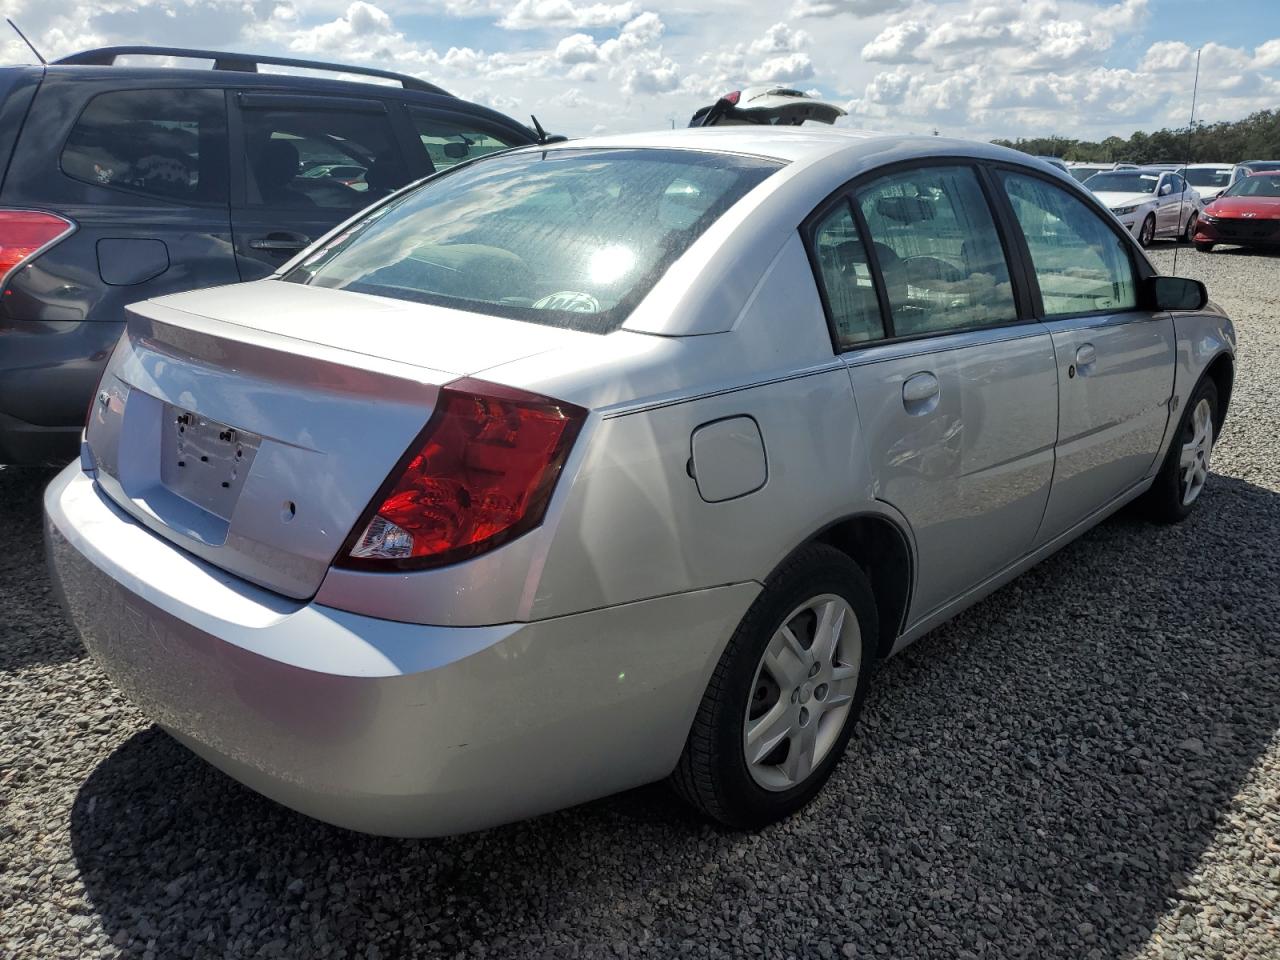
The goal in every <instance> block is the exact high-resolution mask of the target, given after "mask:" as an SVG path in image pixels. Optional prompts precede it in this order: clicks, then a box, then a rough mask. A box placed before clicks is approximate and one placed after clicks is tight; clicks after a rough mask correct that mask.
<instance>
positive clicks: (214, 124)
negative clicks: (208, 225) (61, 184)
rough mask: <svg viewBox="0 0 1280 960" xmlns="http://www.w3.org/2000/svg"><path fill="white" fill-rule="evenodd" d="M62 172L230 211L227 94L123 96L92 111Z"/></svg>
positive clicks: (74, 133) (96, 103) (75, 132)
mask: <svg viewBox="0 0 1280 960" xmlns="http://www.w3.org/2000/svg"><path fill="white" fill-rule="evenodd" d="M60 162H61V166H62V172H63V173H65V174H66V175H67V176H69V177H73V178H75V179H76V180H82V181H84V182H86V183H91V184H94V185H96V186H101V187H108V188H112V189H115V190H120V191H127V192H129V193H135V194H140V195H143V196H146V197H153V198H156V199H160V200H170V201H174V202H179V203H195V204H225V203H226V200H227V116H226V100H225V97H224V95H223V92H222V91H221V90H191V89H186V90H154V89H148V90H118V91H112V92H110V93H101V94H98V95H97V96H96V97H94V98H93V99H92V100H90V101H89V103H88V104H87V105H86V106H85V108H84V111H83V112H82V113H81V114H80V117H79V119H77V120H76V123H75V126H74V127H72V129H71V133H70V135H69V136H68V137H67V141H66V143H65V144H64V146H63V148H62V155H61V158H60Z"/></svg>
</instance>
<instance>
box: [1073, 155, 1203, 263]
mask: <svg viewBox="0 0 1280 960" xmlns="http://www.w3.org/2000/svg"><path fill="white" fill-rule="evenodd" d="M1084 185H1085V186H1086V187H1088V188H1089V189H1090V190H1092V191H1093V193H1094V196H1096V197H1097V198H1098V199H1099V200H1100V201H1102V202H1103V203H1104V204H1106V205H1107V207H1108V208H1110V210H1111V212H1112V213H1114V214H1115V215H1116V217H1117V218H1119V220H1120V222H1121V223H1122V224H1124V226H1125V227H1126V228H1127V229H1128V230H1129V232H1130V233H1132V234H1133V235H1134V236H1135V237H1137V238H1138V243H1140V244H1142V246H1144V247H1147V246H1150V245H1151V243H1152V242H1153V241H1155V240H1157V239H1166V240H1181V239H1185V240H1186V241H1187V242H1188V243H1190V242H1191V238H1192V237H1193V236H1195V232H1196V222H1197V221H1198V220H1199V217H1200V210H1201V209H1202V208H1203V207H1204V202H1203V201H1202V200H1201V199H1200V194H1198V193H1196V191H1195V190H1193V189H1192V188H1191V186H1190V185H1189V184H1188V183H1187V181H1186V180H1184V179H1183V178H1182V175H1181V174H1179V173H1176V172H1175V171H1173V170H1160V169H1157V168H1153V167H1139V168H1138V169H1136V170H1110V171H1107V172H1106V173H1096V174H1094V175H1093V176H1092V177H1090V178H1089V179H1088V180H1086V181H1085V183H1084Z"/></svg>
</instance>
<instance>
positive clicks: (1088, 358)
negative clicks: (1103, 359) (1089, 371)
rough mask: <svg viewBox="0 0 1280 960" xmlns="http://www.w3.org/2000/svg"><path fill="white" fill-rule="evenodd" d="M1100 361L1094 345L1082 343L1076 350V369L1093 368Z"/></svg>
mask: <svg viewBox="0 0 1280 960" xmlns="http://www.w3.org/2000/svg"><path fill="white" fill-rule="evenodd" d="M1097 359H1098V351H1097V350H1096V349H1095V348H1094V346H1093V344H1092V343H1082V344H1080V347H1079V348H1078V349H1077V350H1076V368H1077V369H1079V368H1080V367H1091V366H1093V364H1094V362H1095V361H1096V360H1097Z"/></svg>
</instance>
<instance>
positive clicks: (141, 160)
mask: <svg viewBox="0 0 1280 960" xmlns="http://www.w3.org/2000/svg"><path fill="white" fill-rule="evenodd" d="M134 54H146V55H158V56H169V57H178V58H184V59H192V60H204V61H212V66H213V69H207V68H206V69H187V68H183V69H174V68H169V67H137V66H124V65H117V63H116V61H117V59H118V58H119V57H121V56H125V55H134ZM263 64H269V65H276V66H288V67H304V68H310V69H313V70H319V71H338V72H341V73H343V74H349V75H361V76H369V77H379V78H382V79H384V80H391V81H395V82H396V83H398V84H399V85H398V86H390V85H387V84H377V83H363V82H353V81H351V80H345V79H339V78H336V77H335V78H333V79H329V78H320V77H312V76H292V75H283V74H264V73H259V72H258V67H259V65H263ZM537 140H538V137H537V136H536V135H535V134H534V132H533V131H532V130H530V129H528V128H527V127H525V126H523V125H522V124H519V123H517V122H516V121H514V120H512V119H510V118H509V117H505V116H503V115H502V114H500V113H496V112H495V111H493V110H489V109H486V108H485V107H481V106H477V105H476V104H473V103H467V102H466V101H463V100H459V99H458V98H457V97H454V96H451V95H450V94H448V93H446V92H445V91H443V90H441V89H440V88H438V87H436V86H433V85H432V84H430V83H426V82H425V81H422V80H418V79H415V78H413V77H406V76H401V75H399V74H393V73H387V72H386V71H381V70H372V69H366V68H359V67H348V66H340V65H336V64H326V63H317V62H313V61H305V60H292V59H285V58H280V57H252V56H245V55H242V54H227V53H217V52H213V51H202V50H185V49H172V48H160V47H111V48H106V49H102V50H91V51H88V52H85V53H79V54H75V55H73V56H70V57H66V58H64V59H62V60H59V61H57V62H56V63H52V64H49V65H48V66H32V67H5V68H0V464H3V463H39V462H49V461H59V460H61V461H67V460H70V459H72V458H74V456H75V455H76V451H77V449H78V440H79V434H80V427H81V425H82V423H83V422H84V417H85V410H86V409H87V407H88V404H89V400H90V396H91V394H92V393H93V391H94V389H95V387H96V384H97V382H98V377H99V374H100V372H101V369H102V365H103V363H104V361H105V359H106V357H107V354H108V353H109V352H110V351H111V348H112V346H113V345H114V343H115V341H116V339H117V338H118V336H119V334H120V331H121V330H122V328H123V325H124V324H123V319H122V318H123V308H124V307H125V305H126V304H129V303H133V302H135V301H138V300H143V299H146V298H148V297H154V296H158V295H160V294H165V293H171V292H174V291H178V290H187V289H191V288H194V287H204V286H212V285H214V284H220V283H235V282H237V281H240V280H253V279H257V278H259V277H263V276H266V275H268V274H270V273H272V272H274V271H275V270H276V269H278V268H279V267H280V266H281V264H283V263H284V262H285V261H286V260H288V259H289V258H290V257H292V256H294V255H295V254H296V253H297V251H298V250H300V249H301V248H302V247H304V246H305V245H307V244H308V243H309V242H310V241H311V240H314V239H315V238H316V237H318V236H320V235H321V234H323V233H324V232H325V231H327V230H329V229H330V228H331V227H333V226H334V225H335V224H337V223H339V222H341V221H342V220H344V219H346V218H347V217H349V216H351V215H352V214H353V213H354V212H355V211H357V210H358V209H360V208H361V207H364V206H366V205H368V204H369V203H372V202H374V201H375V200H377V199H379V198H380V197H383V196H385V195H386V194H388V193H389V192H391V191H392V190H394V189H396V188H397V187H400V186H403V185H404V184H406V183H408V182H409V181H411V180H416V179H418V178H420V177H424V176H427V175H428V174H431V173H433V172H435V171H438V170H441V169H443V168H446V167H449V166H451V165H453V164H455V163H458V162H460V161H461V160H463V159H465V158H468V157H475V156H478V155H481V154H484V153H490V152H493V151H496V150H502V149H505V148H506V147H509V146H517V145H523V144H528V143H534V142H537Z"/></svg>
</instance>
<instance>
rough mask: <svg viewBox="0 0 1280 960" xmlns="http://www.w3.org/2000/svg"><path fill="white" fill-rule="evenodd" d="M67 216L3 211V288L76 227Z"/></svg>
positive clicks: (0, 276)
mask: <svg viewBox="0 0 1280 960" xmlns="http://www.w3.org/2000/svg"><path fill="white" fill-rule="evenodd" d="M75 228H76V225H75V224H74V223H72V222H71V221H70V220H68V219H66V218H65V217H59V216H58V215H56V214H53V213H43V212H41V211H39V210H0V290H2V289H4V288H5V286H7V285H8V283H9V278H10V277H11V276H13V274H14V272H15V271H16V270H18V268H19V267H21V266H22V265H23V264H25V263H27V262H28V261H30V260H31V259H32V258H33V257H35V256H36V255H37V254H39V253H41V252H43V251H44V250H47V249H48V248H49V247H51V246H53V245H54V244H55V243H57V242H58V241H59V240H61V239H62V238H63V237H65V236H67V235H68V234H70V233H71V232H72V231H73V230H75Z"/></svg>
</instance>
